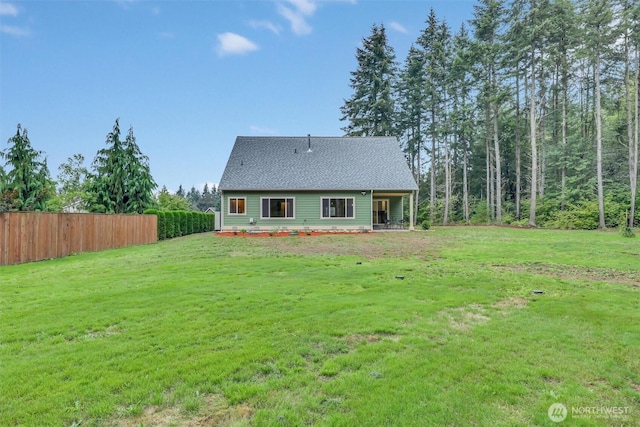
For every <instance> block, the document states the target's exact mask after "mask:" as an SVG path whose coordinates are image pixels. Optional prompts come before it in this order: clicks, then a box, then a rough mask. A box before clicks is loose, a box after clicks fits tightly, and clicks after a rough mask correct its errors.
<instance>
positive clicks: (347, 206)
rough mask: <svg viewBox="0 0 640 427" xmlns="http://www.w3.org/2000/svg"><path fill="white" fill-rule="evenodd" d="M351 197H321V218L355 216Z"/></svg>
mask: <svg viewBox="0 0 640 427" xmlns="http://www.w3.org/2000/svg"><path fill="white" fill-rule="evenodd" d="M353 205H354V199H353V197H344V198H337V199H330V198H328V197H327V198H323V199H322V218H355V211H354V209H353Z"/></svg>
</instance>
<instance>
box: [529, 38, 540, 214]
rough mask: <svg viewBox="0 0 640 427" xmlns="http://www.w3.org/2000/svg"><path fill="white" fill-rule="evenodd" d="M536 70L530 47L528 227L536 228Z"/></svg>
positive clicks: (533, 50) (532, 46)
mask: <svg viewBox="0 0 640 427" xmlns="http://www.w3.org/2000/svg"><path fill="white" fill-rule="evenodd" d="M535 73H536V68H535V47H534V45H533V44H532V45H531V82H530V83H529V85H530V87H531V91H530V94H529V98H530V99H529V139H530V140H531V200H530V207H529V226H531V227H535V226H536V196H537V194H538V189H537V185H538V147H537V145H536V144H537V142H536V101H535V99H536V74H535Z"/></svg>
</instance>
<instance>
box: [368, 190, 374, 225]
mask: <svg viewBox="0 0 640 427" xmlns="http://www.w3.org/2000/svg"><path fill="white" fill-rule="evenodd" d="M369 223H370V224H369V231H373V190H371V197H370V199H369Z"/></svg>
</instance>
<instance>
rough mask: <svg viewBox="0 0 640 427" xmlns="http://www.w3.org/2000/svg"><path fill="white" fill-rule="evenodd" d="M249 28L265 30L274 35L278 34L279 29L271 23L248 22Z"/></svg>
mask: <svg viewBox="0 0 640 427" xmlns="http://www.w3.org/2000/svg"><path fill="white" fill-rule="evenodd" d="M249 26H250V27H251V28H255V29H260V28H265V29H267V30H269V31H271V32H272V33H274V34H280V27H279V26H277V25H276V24H274V23H273V22H271V21H249Z"/></svg>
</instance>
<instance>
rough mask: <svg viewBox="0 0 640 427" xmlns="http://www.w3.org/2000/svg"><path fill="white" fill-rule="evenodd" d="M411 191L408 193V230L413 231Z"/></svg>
mask: <svg viewBox="0 0 640 427" xmlns="http://www.w3.org/2000/svg"><path fill="white" fill-rule="evenodd" d="M413 229H414V228H413V191H412V192H411V193H409V230H410V231H413Z"/></svg>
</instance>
